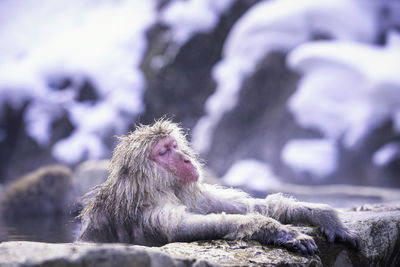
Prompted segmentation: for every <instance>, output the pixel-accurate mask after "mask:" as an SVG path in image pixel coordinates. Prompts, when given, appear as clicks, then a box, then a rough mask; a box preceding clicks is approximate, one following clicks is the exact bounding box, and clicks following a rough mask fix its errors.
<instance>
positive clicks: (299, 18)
mask: <svg viewBox="0 0 400 267" xmlns="http://www.w3.org/2000/svg"><path fill="white" fill-rule="evenodd" d="M295 2H296V3H294V1H292V0H279V1H262V2H260V3H258V4H256V5H254V6H253V7H252V8H251V9H250V10H249V11H247V12H246V13H245V14H244V15H243V17H242V18H240V19H239V20H238V21H237V22H236V24H235V25H234V27H233V29H232V31H231V32H230V33H229V35H228V38H227V40H226V42H225V44H224V51H223V58H222V60H221V61H220V62H218V63H217V64H216V66H215V67H214V69H213V77H214V79H215V81H216V83H217V88H216V91H215V93H214V94H213V95H211V96H210V97H209V98H208V100H207V102H206V105H205V113H206V115H205V116H204V117H202V118H201V119H200V120H199V121H198V123H197V125H196V126H195V128H194V129H193V145H194V147H195V148H196V149H197V150H198V151H200V152H201V153H206V152H207V151H208V150H209V146H210V144H211V138H212V135H213V131H214V128H215V126H216V125H217V124H218V122H219V121H220V120H221V118H222V116H223V115H224V113H225V112H228V111H230V110H231V109H233V108H234V106H235V105H236V102H237V98H238V94H239V90H240V87H241V84H242V82H243V80H244V79H245V78H246V77H247V76H248V75H249V74H250V73H252V72H253V71H254V68H255V66H256V64H257V63H258V62H259V60H260V59H261V58H263V57H264V56H265V55H266V54H268V53H269V52H271V51H289V50H291V49H293V48H294V47H296V46H297V45H299V44H301V43H303V42H305V41H307V40H309V39H310V38H311V36H312V34H313V33H323V34H327V35H329V36H332V37H333V38H337V39H344V40H358V41H370V40H372V39H373V38H374V36H375V31H376V30H375V24H374V15H373V12H372V9H371V8H370V7H369V8H367V7H364V4H363V2H362V1H357V0H328V1H319V0H298V1H295ZM349 18H351V23H349ZM244 40H245V41H244Z"/></svg>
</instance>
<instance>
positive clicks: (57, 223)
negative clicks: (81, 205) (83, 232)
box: [0, 216, 80, 243]
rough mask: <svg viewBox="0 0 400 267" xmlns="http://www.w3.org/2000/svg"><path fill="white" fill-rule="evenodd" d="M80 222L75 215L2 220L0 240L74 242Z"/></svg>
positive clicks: (0, 221)
mask: <svg viewBox="0 0 400 267" xmlns="http://www.w3.org/2000/svg"><path fill="white" fill-rule="evenodd" d="M79 226H80V223H79V221H78V220H76V219H74V218H73V217H69V216H66V217H41V218H39V217H34V218H19V219H7V218H3V219H2V220H0V241H38V242H49V243H67V242H73V241H74V240H75V239H76V236H77V234H78V231H79Z"/></svg>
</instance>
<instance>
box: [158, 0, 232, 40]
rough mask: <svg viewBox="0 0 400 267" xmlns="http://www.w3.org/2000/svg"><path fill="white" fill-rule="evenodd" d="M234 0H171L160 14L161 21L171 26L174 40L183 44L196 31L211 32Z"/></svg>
mask: <svg viewBox="0 0 400 267" xmlns="http://www.w3.org/2000/svg"><path fill="white" fill-rule="evenodd" d="M232 3H233V0H218V1H215V0H186V1H182V0H180V1H171V2H170V4H168V6H166V7H165V8H164V9H163V11H162V12H161V14H160V22H163V23H164V24H166V25H168V26H169V27H170V28H171V32H172V38H173V40H174V41H175V42H176V43H178V44H180V45H182V44H183V43H185V42H186V41H187V40H189V39H190V38H191V37H192V36H193V35H195V34H196V33H203V32H209V31H210V30H212V29H214V28H215V26H216V24H217V23H218V22H219V19H220V16H221V14H223V13H224V12H225V11H226V10H228V9H229V8H230V7H231V5H232Z"/></svg>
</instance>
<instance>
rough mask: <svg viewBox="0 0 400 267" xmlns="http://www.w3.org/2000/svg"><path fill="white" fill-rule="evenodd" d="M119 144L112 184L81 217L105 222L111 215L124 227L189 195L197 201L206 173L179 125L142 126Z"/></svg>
mask: <svg viewBox="0 0 400 267" xmlns="http://www.w3.org/2000/svg"><path fill="white" fill-rule="evenodd" d="M119 139H120V143H119V144H118V145H117V146H116V148H115V149H114V152H113V156H112V158H111V162H110V165H109V175H108V179H107V181H106V182H105V183H104V184H102V185H100V186H98V187H97V188H95V189H94V190H93V191H92V192H89V194H88V195H87V196H86V197H87V198H88V197H89V196H90V195H92V194H96V196H95V198H93V199H92V200H91V201H89V202H88V204H87V206H86V208H85V209H84V211H83V212H82V214H81V217H85V216H86V215H88V216H89V217H91V218H92V220H93V221H101V220H102V218H104V216H103V214H104V210H106V212H107V213H108V214H109V215H108V216H109V217H112V218H114V220H116V222H118V224H123V223H124V222H125V221H126V220H127V218H135V217H137V216H140V215H138V214H139V213H141V211H142V210H146V209H148V207H149V206H152V205H156V204H157V203H159V202H160V201H164V200H166V199H170V200H171V199H175V200H177V199H179V197H180V195H181V194H182V193H183V192H188V191H189V192H191V193H186V195H190V196H191V197H193V198H195V197H196V192H198V190H197V189H198V187H197V183H198V182H197V181H198V180H199V179H200V177H201V175H200V172H201V168H200V164H199V163H198V160H197V157H196V155H195V153H194V152H193V150H192V149H191V148H190V146H189V143H188V141H187V139H186V135H185V133H184V132H183V130H182V128H181V127H180V126H179V125H178V124H176V123H173V122H171V121H170V120H166V119H160V120H158V121H156V122H155V123H154V124H153V125H139V126H137V127H136V130H135V131H133V132H131V133H129V134H127V135H125V136H121V137H119ZM90 214H92V215H90ZM95 214H97V215H98V216H97V215H95Z"/></svg>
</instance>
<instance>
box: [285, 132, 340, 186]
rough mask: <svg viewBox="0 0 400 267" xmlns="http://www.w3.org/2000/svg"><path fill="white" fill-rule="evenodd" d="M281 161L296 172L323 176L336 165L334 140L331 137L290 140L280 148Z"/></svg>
mask: <svg viewBox="0 0 400 267" xmlns="http://www.w3.org/2000/svg"><path fill="white" fill-rule="evenodd" d="M281 158H282V161H283V162H284V163H285V164H287V165H288V166H290V167H291V168H292V169H293V170H295V171H296V172H306V173H311V174H313V177H318V178H323V177H326V176H328V175H330V174H332V173H333V172H334V171H335V170H336V168H337V166H338V151H337V145H336V142H335V141H334V140H332V139H304V140H302V139H298V140H291V141H290V142H288V143H287V144H286V145H285V147H284V148H283V149H282V154H281Z"/></svg>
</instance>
